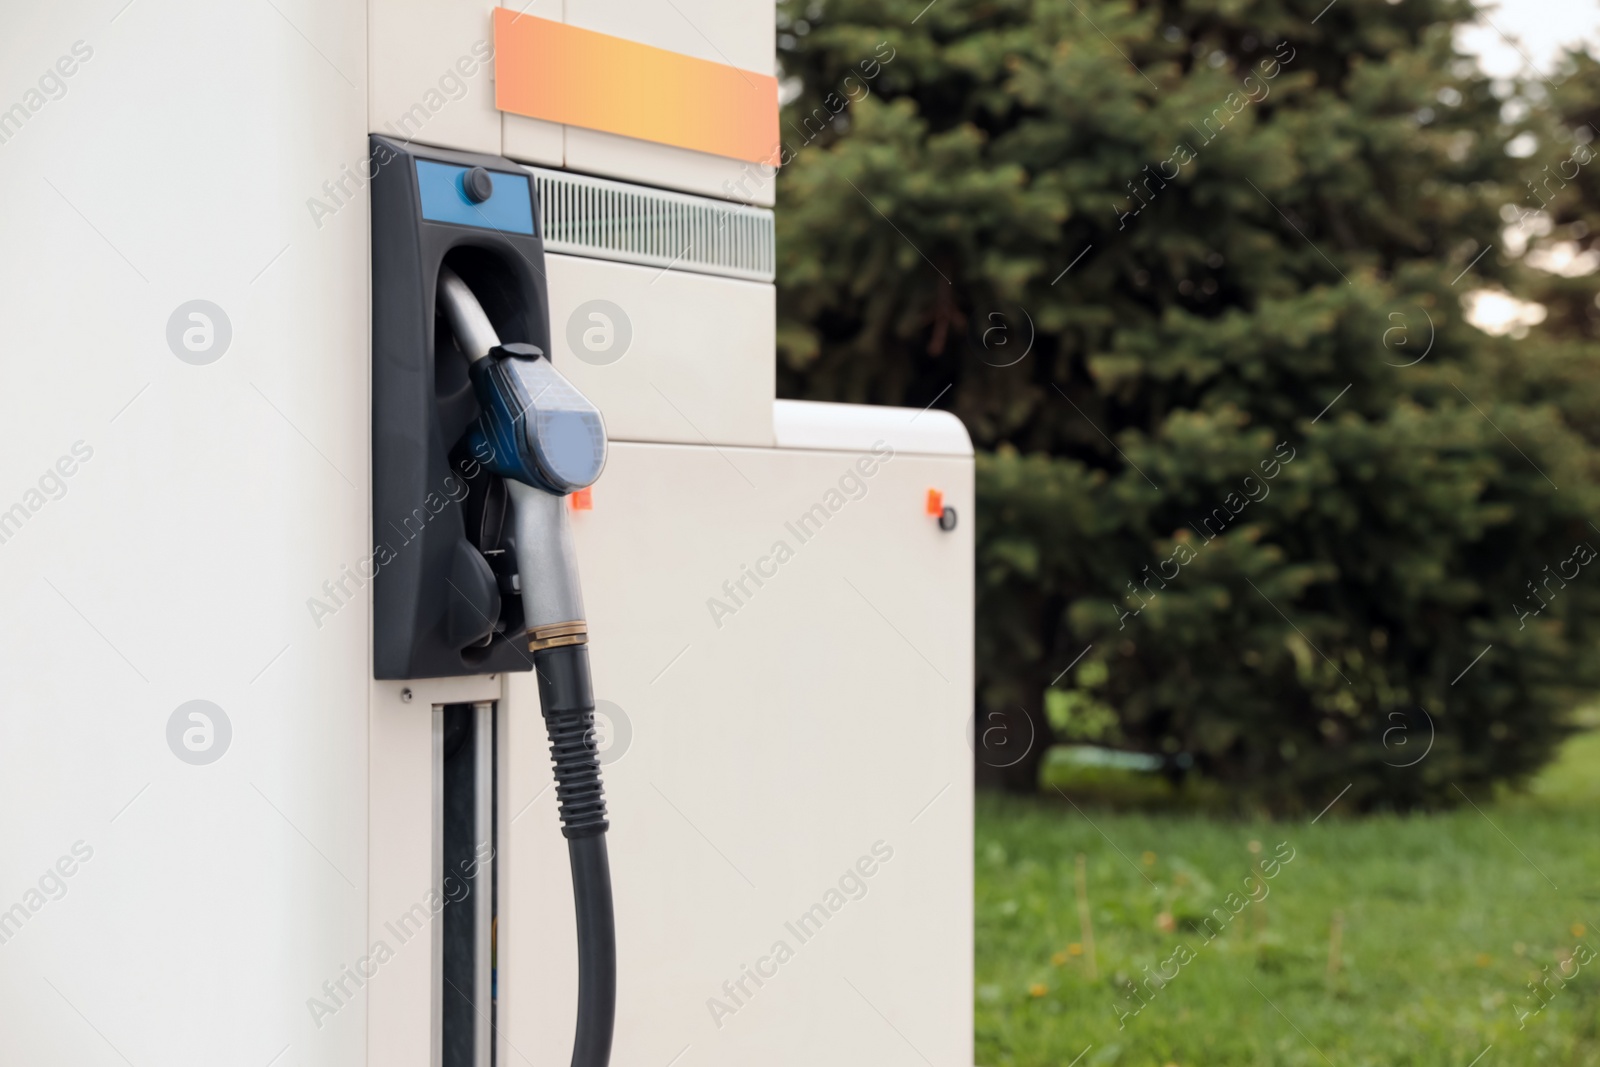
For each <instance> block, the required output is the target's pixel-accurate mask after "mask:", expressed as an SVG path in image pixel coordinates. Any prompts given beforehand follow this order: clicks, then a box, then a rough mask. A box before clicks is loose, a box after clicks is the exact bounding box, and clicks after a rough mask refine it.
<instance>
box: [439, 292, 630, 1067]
mask: <svg viewBox="0 0 1600 1067" xmlns="http://www.w3.org/2000/svg"><path fill="white" fill-rule="evenodd" d="M439 304H440V308H441V310H442V311H443V313H444V315H445V317H446V318H447V319H448V321H449V323H450V327H451V330H452V331H453V332H454V334H455V337H456V343H457V344H458V345H459V346H460V348H461V349H462V351H463V352H465V353H466V356H467V359H468V360H469V361H470V364H471V366H470V374H471V378H472V384H473V389H474V391H475V392H476V394H477V398H478V406H479V407H480V408H481V409H482V414H481V415H480V416H479V417H478V420H477V422H476V423H474V424H473V426H472V428H471V429H470V430H469V431H468V437H467V444H468V447H469V448H470V450H471V452H472V454H473V455H474V456H475V457H476V458H477V459H478V460H479V461H480V462H481V463H483V465H484V466H485V467H486V468H487V469H488V470H489V471H490V472H491V473H493V474H496V475H499V476H500V477H501V478H503V479H504V480H505V483H506V488H507V489H508V490H509V493H510V497H511V506H512V522H513V535H514V539H515V542H516V558H517V581H518V592H519V593H520V595H521V597H522V606H523V614H524V617H525V619H526V625H527V638H526V639H527V645H528V651H529V652H530V653H532V657H533V668H534V672H535V674H536V675H537V676H538V683H539V703H540V706H541V708H542V709H543V712H544V719H545V726H546V729H547V730H548V732H549V735H550V755H551V759H552V761H553V762H554V764H555V778H556V800H557V803H558V806H559V809H560V814H561V832H562V834H563V835H564V836H565V837H566V838H567V851H568V855H569V857H570V859H571V862H572V893H573V902H574V905H575V908H576V912H577V921H578V1022H577V1034H576V1037H575V1038H574V1041H573V1048H572V1067H605V1065H606V1064H607V1063H608V1061H609V1060H610V1058H611V1036H612V1026H613V1020H614V1017H615V1013H616V983H617V963H616V957H617V953H616V931H615V925H614V919H613V915H612V902H611V871H610V861H609V859H608V857H607V854H606V839H605V833H606V829H607V827H608V825H609V824H608V823H607V821H606V804H605V794H604V791H603V789H602V787H601V783H600V761H599V754H598V752H597V750H596V747H595V739H594V692H593V685H592V683H591V681H590V677H589V652H588V647H587V645H588V640H589V637H588V633H589V627H588V623H587V621H586V620H585V618H584V612H583V596H582V592H581V590H580V588H579V584H578V567H577V558H576V556H575V554H574V552H573V547H572V532H571V529H570V526H569V522H568V514H567V510H568V509H567V507H566V499H565V498H566V496H567V494H569V493H571V492H574V491H575V490H578V489H583V488H585V487H587V486H589V485H592V484H593V483H594V481H595V479H597V478H598V477H600V472H601V470H602V469H603V468H604V467H605V461H606V433H605V422H604V420H603V419H602V418H601V417H600V412H599V410H598V409H597V408H596V407H595V406H594V405H593V404H591V403H590V402H589V400H588V399H587V398H586V397H584V395H583V394H582V393H580V392H578V390H577V389H576V388H574V387H573V385H572V384H571V383H570V382H568V381H567V380H566V379H565V378H564V377H562V376H561V373H560V372H559V371H557V370H556V369H555V367H554V366H552V365H551V363H550V360H549V359H548V358H546V356H545V354H544V353H543V352H541V351H540V350H539V349H538V348H537V347H536V346H534V345H528V344H518V343H512V344H502V343H501V342H500V338H499V336H498V335H497V333H496V331H495V329H494V326H493V325H492V324H491V323H490V321H489V317H488V315H486V314H485V313H484V310H483V307H482V305H481V304H479V303H478V300H477V298H476V297H475V296H474V295H473V293H472V290H471V289H470V288H469V287H468V286H467V284H466V283H465V282H464V281H462V280H461V278H460V277H459V276H458V275H457V274H456V273H455V272H454V271H452V270H450V269H449V268H448V267H446V268H444V269H443V270H441V271H440V274H439Z"/></svg>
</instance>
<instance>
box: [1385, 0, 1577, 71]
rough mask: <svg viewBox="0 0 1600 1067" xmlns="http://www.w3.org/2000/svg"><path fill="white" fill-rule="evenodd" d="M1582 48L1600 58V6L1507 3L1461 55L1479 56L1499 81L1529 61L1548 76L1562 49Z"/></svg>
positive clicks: (1467, 39) (1533, 0)
mask: <svg viewBox="0 0 1600 1067" xmlns="http://www.w3.org/2000/svg"><path fill="white" fill-rule="evenodd" d="M1390 2H1391V3H1393V2H1394V0H1390ZM1502 34H1503V35H1504V36H1502ZM1506 37H1512V38H1515V39H1516V41H1517V43H1516V44H1515V45H1514V46H1513V45H1512V44H1509V43H1507V41H1506V39H1505V38H1506ZM1580 42H1584V43H1587V44H1588V45H1589V47H1590V50H1591V51H1592V52H1594V53H1596V54H1600V0H1502V2H1500V3H1498V4H1493V5H1487V6H1486V11H1485V14H1484V16H1483V18H1482V19H1480V21H1479V23H1478V25H1476V26H1472V27H1470V28H1467V29H1464V30H1462V31H1461V33H1460V35H1459V36H1458V37H1457V44H1458V45H1459V46H1460V47H1461V49H1462V50H1463V51H1466V52H1471V53H1474V54H1475V55H1477V56H1478V58H1479V61H1480V62H1481V63H1482V64H1483V66H1484V69H1485V70H1487V71H1488V72H1489V73H1490V74H1493V75H1495V76H1497V77H1510V76H1512V75H1514V74H1517V73H1519V72H1520V71H1522V70H1523V69H1524V68H1525V67H1526V66H1527V65H1528V64H1527V61H1525V59H1524V57H1526V60H1531V61H1532V63H1533V64H1534V65H1535V66H1537V67H1538V68H1539V69H1540V70H1542V71H1544V72H1546V73H1548V72H1549V71H1550V69H1551V65H1552V61H1553V60H1554V57H1555V55H1556V53H1557V52H1558V51H1559V50H1560V48H1561V46H1562V45H1566V44H1577V43H1580Z"/></svg>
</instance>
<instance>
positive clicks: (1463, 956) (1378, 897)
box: [976, 733, 1600, 1067]
mask: <svg viewBox="0 0 1600 1067" xmlns="http://www.w3.org/2000/svg"><path fill="white" fill-rule="evenodd" d="M1081 784H1082V783H1081V782H1080V783H1078V785H1081ZM1062 787H1063V788H1064V789H1065V791H1066V793H1067V795H1069V796H1071V797H1072V800H1073V801H1074V802H1076V804H1077V809H1075V808H1074V806H1073V804H1072V803H1069V802H1068V801H1067V800H1065V799H1063V798H1062V797H1060V796H1053V794H1047V795H1052V796H1053V802H1052V800H1044V799H1040V800H1018V799H1014V798H1007V797H997V796H981V797H980V800H979V805H978V822H977V857H976V859H977V922H976V926H977V929H976V936H977V1062H978V1063H979V1064H982V1065H985V1067H1000V1065H1005V1064H1017V1065H1035V1064H1041V1065H1042V1064H1049V1065H1052V1067H1068V1065H1069V1064H1073V1063H1074V1062H1075V1061H1076V1062H1077V1063H1078V1065H1079V1067H1096V1065H1104V1064H1122V1065H1130V1067H1146V1065H1153V1067H1164V1065H1166V1064H1177V1065H1179V1067H1213V1065H1215V1067H1231V1065H1245V1064H1249V1065H1272V1067H1295V1065H1302V1064H1304V1065H1308V1067H1366V1065H1373V1067H1377V1065H1384V1067H1396V1065H1415V1067H1423V1065H1429V1067H1431V1065H1439V1067H1446V1065H1448V1067H1468V1065H1470V1064H1473V1063H1474V1057H1477V1056H1479V1055H1480V1054H1483V1055H1482V1059H1481V1060H1478V1061H1477V1067H1512V1065H1517V1067H1520V1065H1525V1064H1548V1065H1558V1064H1559V1065H1563V1067H1564V1065H1568V1064H1571V1065H1579V1064H1583V1065H1595V1064H1600V926H1597V925H1596V924H1597V923H1600V733H1587V734H1583V735H1580V736H1578V737H1576V738H1574V739H1573V740H1572V741H1570V742H1569V743H1568V745H1567V747H1566V749H1565V750H1564V752H1563V754H1562V758H1561V759H1560V760H1559V761H1558V762H1557V763H1556V764H1554V765H1553V766H1551V767H1550V768H1549V769H1547V770H1546V771H1545V772H1544V774H1543V775H1541V776H1540V777H1539V778H1538V779H1537V780H1536V781H1535V782H1534V783H1533V784H1532V785H1531V786H1530V788H1529V789H1528V790H1527V791H1525V792H1523V793H1520V794H1512V795H1507V796H1503V797H1502V798H1500V799H1499V800H1498V801H1496V802H1494V803H1489V802H1486V801H1484V800H1482V799H1479V798H1474V799H1477V800H1478V803H1479V805H1480V807H1481V811H1480V810H1474V809H1473V808H1472V807H1468V806H1463V808H1462V810H1460V811H1454V812H1448V813H1443V814H1430V815H1414V816H1410V817H1373V818H1366V819H1353V818H1352V819H1346V818H1343V817H1342V816H1341V813H1340V811H1339V809H1338V807H1337V806H1335V807H1334V808H1333V809H1332V810H1331V811H1330V812H1329V813H1328V814H1327V815H1325V816H1323V817H1322V818H1321V819H1320V820H1319V821H1317V822H1315V823H1314V824H1313V823H1312V822H1311V821H1309V820H1300V821H1294V822H1274V821H1270V820H1267V819H1259V820H1251V819H1218V818H1205V817H1199V816H1195V815H1187V814H1179V813H1171V812H1165V811H1156V812H1150V811H1143V812H1140V811H1126V810H1115V809H1112V808H1108V807H1106V806H1105V805H1104V803H1103V802H1102V803H1096V802H1094V801H1093V800H1091V799H1090V794H1088V793H1084V794H1083V795H1079V789H1078V788H1076V787H1075V786H1074V784H1073V783H1072V782H1070V781H1068V782H1063V783H1062ZM1329 799H1330V800H1331V799H1332V797H1329ZM1080 854H1081V855H1082V856H1083V857H1084V860H1083V874H1084V877H1083V883H1084V888H1085V890H1086V893H1085V899H1086V903H1087V907H1088V912H1089V917H1090V926H1091V927H1092V940H1093V952H1092V956H1093V962H1092V963H1091V951H1090V949H1089V942H1090V936H1089V932H1088V931H1085V930H1084V929H1083V926H1082V924H1081V922H1080V918H1079V895H1078V891H1077V857H1078V856H1079V855H1080ZM1285 857H1288V858H1287V860H1286V861H1285ZM1269 874H1270V875H1271V877H1266V875H1269ZM1230 893H1231V894H1235V895H1234V896H1233V897H1232V898H1230V897H1229V894H1230ZM1213 909H1216V910H1213ZM1208 915H1209V916H1211V917H1212V918H1211V920H1210V922H1209V924H1207V923H1206V922H1205V920H1206V917H1207V916H1208ZM1224 920H1226V921H1224ZM1580 945H1583V946H1587V947H1586V948H1579V946H1580ZM1591 955H1593V956H1594V958H1593V960H1592V962H1587V963H1585V961H1586V960H1588V957H1590V956H1591ZM1563 965H1564V967H1565V969H1564V971H1563V969H1562V968H1563ZM1574 970H1576V973H1574ZM1562 974H1564V975H1565V976H1566V980H1565V981H1562V979H1561V978H1560V977H1553V976H1558V975H1562ZM1162 975H1165V976H1166V977H1167V978H1168V979H1170V980H1169V981H1166V982H1165V984H1163V983H1162V977H1161V976H1162ZM1546 980H1548V987H1547V988H1542V989H1541V990H1540V994H1539V999H1537V1000H1536V999H1535V997H1534V994H1533V992H1532V991H1531V990H1530V987H1529V983H1530V982H1535V981H1539V982H1543V981H1546ZM1130 982H1133V983H1137V995H1136V994H1135V992H1134V990H1132V989H1130V988H1129V983H1130ZM1541 1005H1543V1006H1542V1007H1541ZM1536 1009H1537V1011H1536ZM1522 1013H1528V1014H1527V1015H1526V1016H1525V1017H1524V1016H1522ZM1519 1018H1520V1020H1521V1021H1520V1022H1519ZM1491 1046H1492V1047H1491ZM1485 1049H1488V1051H1487V1053H1485ZM1086 1050H1087V1051H1086ZM1080 1056H1081V1059H1078V1057H1080Z"/></svg>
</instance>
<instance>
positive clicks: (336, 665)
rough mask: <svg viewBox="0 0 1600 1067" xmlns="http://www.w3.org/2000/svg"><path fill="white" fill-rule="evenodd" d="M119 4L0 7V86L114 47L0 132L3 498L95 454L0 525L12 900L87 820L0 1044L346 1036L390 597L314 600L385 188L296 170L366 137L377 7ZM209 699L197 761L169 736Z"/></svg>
mask: <svg viewBox="0 0 1600 1067" xmlns="http://www.w3.org/2000/svg"><path fill="white" fill-rule="evenodd" d="M123 4H124V0H108V2H103V3H82V4H48V5H46V4H21V3H11V4H8V5H6V11H5V13H4V22H5V26H6V32H5V33H4V34H0V71H3V72H4V73H3V74H0V107H9V106H10V105H11V104H13V103H15V102H18V101H26V100H27V99H28V98H27V97H26V95H25V94H26V92H27V90H28V89H29V88H30V87H36V86H37V84H38V79H39V77H40V76H41V75H43V74H44V73H45V72H46V71H47V70H48V69H50V68H52V67H53V65H54V64H55V63H56V62H57V60H58V58H59V57H61V56H64V55H70V52H71V48H72V46H73V44H74V42H78V41H82V42H83V48H84V49H92V55H91V56H90V58H89V59H88V61H87V62H84V63H82V65H81V66H80V67H79V68H78V69H76V70H75V72H74V73H73V75H72V77H71V78H69V79H66V80H65V85H66V92H65V95H64V96H62V97H61V98H60V99H56V100H50V101H48V102H43V103H42V106H41V107H40V108H39V109H38V110H37V112H35V113H32V114H31V115H29V117H28V118H27V120H26V122H25V123H24V124H23V126H22V129H21V130H20V132H18V133H16V134H15V135H14V136H11V137H10V138H9V140H8V141H7V142H6V143H4V144H0V200H3V202H4V204H5V209H4V211H3V212H0V322H4V323H5V331H6V341H7V344H6V360H5V380H4V387H3V388H0V501H3V502H4V503H3V506H4V507H10V506H11V505H12V504H14V503H17V502H19V501H26V499H27V497H26V494H27V492H28V490H29V489H30V487H37V484H38V481H39V479H40V477H41V475H42V473H43V472H44V471H45V470H46V469H47V468H48V467H50V466H51V465H52V464H54V463H55V462H56V461H57V459H58V457H61V456H63V455H69V454H70V450H71V448H72V447H73V445H74V443H75V442H78V441H82V442H84V445H83V447H84V448H87V449H92V450H93V456H92V458H91V459H90V460H89V461H88V462H87V463H84V464H83V465H82V466H81V467H80V468H78V469H77V470H76V472H75V473H74V474H73V475H72V477H71V478H70V479H68V480H67V481H66V486H67V491H66V495H65V496H64V497H62V498H61V499H59V500H49V501H48V502H44V503H43V506H42V507H40V508H39V510H38V511H37V513H34V514H31V515H30V517H29V518H28V519H27V521H26V523H25V525H24V526H23V527H22V529H21V530H20V532H18V533H16V535H15V536H13V537H11V538H10V539H9V540H7V541H6V543H4V544H0V603H3V604H4V605H5V606H6V614H7V622H6V623H5V624H4V626H3V629H0V636H3V640H0V677H3V678H4V679H5V682H6V700H5V718H4V728H3V733H0V841H4V842H5V847H4V848H3V849H0V908H8V907H10V906H11V905H12V904H13V903H16V902H19V901H24V900H26V899H27V898H26V897H25V891H26V890H28V888H29V887H30V886H31V885H36V884H37V881H38V879H39V877H40V876H41V875H42V874H43V873H44V872H45V870H46V868H48V867H49V866H50V865H52V864H53V863H55V862H56V861H57V859H58V857H61V856H63V855H68V854H69V852H70V849H71V847H72V846H73V844H74V843H75V842H78V841H82V842H84V847H85V848H88V849H92V850H93V856H92V859H90V860H89V861H88V862H87V863H85V864H83V865H82V866H81V867H79V868H77V869H76V870H75V872H74V874H73V875H72V877H71V878H70V879H67V880H66V886H67V892H66V895H65V896H64V897H63V898H62V899H59V900H54V901H50V902H48V903H45V904H44V905H43V906H42V907H41V908H40V909H39V910H38V911H37V913H36V914H32V915H31V917H29V918H28V920H27V922H26V924H25V925H24V926H23V928H22V929H21V931H20V932H18V933H16V934H15V935H14V936H11V937H10V938H9V939H8V940H7V941H6V942H5V943H4V944H0V1034H4V1038H3V1046H4V1058H5V1059H6V1060H7V1061H8V1062H17V1063H73V1064H113V1063H122V1062H123V1059H122V1058H119V1057H125V1058H126V1059H127V1060H128V1061H131V1062H133V1063H136V1064H141V1065H142V1064H154V1063H169V1064H180V1063H219V1062H229V1063H255V1064H261V1065H263V1067H264V1065H265V1064H267V1063H268V1062H269V1061H272V1060H273V1057H274V1056H278V1055H279V1053H280V1051H281V1052H282V1056H281V1058H279V1059H277V1060H276V1064H277V1065H278V1067H294V1065H300V1064H351V1063H358V1062H361V1059H362V1055H363V1047H364V1031H365V1020H364V1014H363V1008H362V1007H361V1005H360V1004H355V1005H352V1006H351V1007H349V1008H348V1009H347V1010H345V1011H343V1012H341V1013H340V1014H338V1015H337V1016H336V1017H335V1018H334V1019H332V1020H331V1021H327V1022H326V1024H325V1025H324V1026H323V1028H322V1029H321V1030H320V1031H319V1030H317V1029H316V1028H314V1027H313V1026H312V1025H311V1023H310V1019H309V1014H308V1012H307V1009H306V1006H305V999H306V998H307V997H308V996H309V995H310V994H311V993H312V992H313V991H315V990H316V989H317V987H318V986H319V985H320V983H321V982H322V981H323V980H324V979H325V978H329V977H332V976H334V975H335V974H336V973H337V971H338V969H339V967H340V965H341V964H343V963H347V962H353V961H354V959H355V958H356V957H357V956H359V954H360V953H361V951H362V946H363V942H364V940H365V938H364V916H365V910H366V888H367V887H366V862H365V859H366V820H367V813H366V804H367V774H366V704H367V678H368V675H369V667H368V648H367V645H368V620H367V608H366V607H365V605H364V602H362V603H357V604H355V605H352V606H351V607H349V608H348V609H346V610H344V611H342V612H341V613H340V614H339V615H338V616H336V617H335V618H333V619H332V620H328V621H326V624H325V625H324V626H323V627H322V628H321V629H320V630H319V629H317V628H316V627H315V626H314V625H313V624H312V622H311V620H310V617H309V614H308V612H307V610H306V607H305V600H306V598H307V597H308V596H310V595H311V594H312V593H313V592H315V591H317V589H318V587H319V586H320V584H321V583H322V582H323V581H324V579H327V578H330V577H334V576H336V575H337V571H338V568H339V565H340V564H341V563H344V562H353V561H354V560H355V559H357V558H358V557H359V556H360V555H361V553H362V551H363V545H364V543H365V542H366V540H367V525H368V522H367V513H368V507H369V503H368V497H369V490H368V475H367V469H368V468H367V456H368V405H369V401H368V390H367V373H368V371H367V368H368V355H367V347H368V346H367V339H368V327H367V323H368V302H367V208H366V204H365V201H364V199H360V198H359V197H358V198H357V199H356V202H355V203H354V204H353V205H352V206H350V207H348V208H345V209H344V210H341V211H339V212H338V213H337V214H335V215H334V216H333V217H331V218H324V219H323V220H322V221H323V225H322V226H321V227H320V228H318V227H317V226H316V225H315V224H314V223H313V222H312V218H311V214H310V212H309V211H308V209H307V206H306V201H307V199H308V198H309V197H311V196H313V195H315V194H316V193H317V192H318V190H319V187H320V186H321V185H322V183H323V182H324V181H325V180H329V179H334V178H337V177H338V176H339V172H340V167H341V165H344V164H349V165H350V166H351V167H352V168H354V167H356V166H357V165H358V164H359V163H360V161H361V160H362V159H364V157H365V154H366V113H367V108H366V92H365V85H366V70H365V56H366V48H365V10H364V5H363V4H362V3H360V2H356V0H332V2H329V0H319V2H317V3H312V2H309V0H274V3H272V4H266V3H262V4H218V3H210V2H200V0H162V2H159V3H157V2H152V0H139V2H136V3H133V4H131V5H128V6H126V7H124V6H123ZM80 50H82V49H80ZM193 299H205V300H209V301H212V302H214V303H215V304H217V305H219V306H220V307H221V308H222V309H224V311H225V313H226V316H227V318H228V320H229V321H230V323H231V329H232V340H231V344H230V346H229V347H228V349H227V350H226V352H225V354H223V355H222V357H221V358H220V359H217V360H216V361H215V362H212V363H210V364H209V365H205V366H196V365H192V364H190V363H186V362H183V361H181V360H180V359H179V358H178V357H177V356H175V355H174V353H173V351H172V350H171V349H170V348H169V346H168V342H167V336H166V333H167V324H168V318H169V315H170V314H171V313H172V312H173V311H174V309H176V308H177V307H178V306H179V305H181V304H183V303H184V302H186V301H189V300H193ZM195 699H203V700H208V701H212V702H214V703H215V704H217V705H218V706H220V707H221V708H222V709H223V710H224V712H225V714H226V715H227V717H228V719H229V720H230V721H231V725H232V740H231V743H230V746H229V748H228V749H227V752H226V754H225V755H224V756H223V757H222V758H221V759H220V760H218V761H217V762H215V763H212V764H210V765H208V766H191V765H189V764H186V763H184V762H182V761H180V760H179V759H178V758H177V757H176V756H175V755H174V754H173V752H172V751H171V750H169V748H168V744H167V741H166V736H165V731H166V724H167V721H168V718H169V716H171V715H172V713H173V711H174V710H175V709H176V708H177V707H178V706H179V705H180V704H183V703H184V702H186V701H190V700H195Z"/></svg>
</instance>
